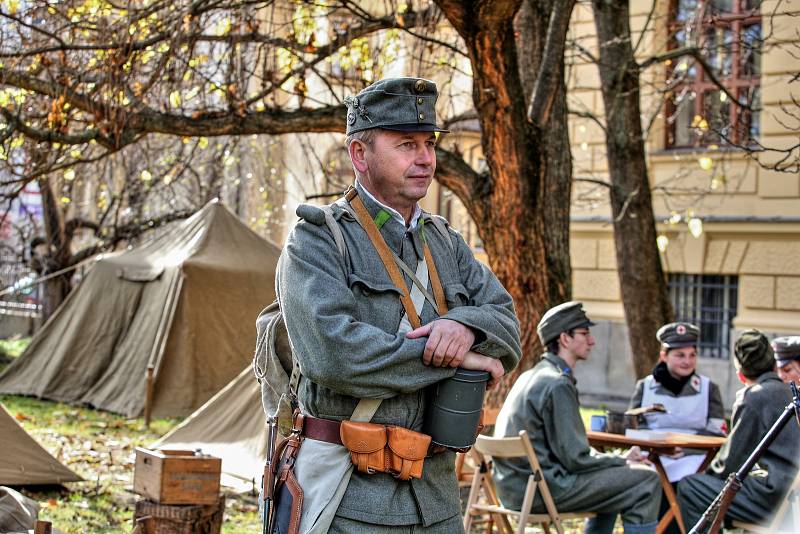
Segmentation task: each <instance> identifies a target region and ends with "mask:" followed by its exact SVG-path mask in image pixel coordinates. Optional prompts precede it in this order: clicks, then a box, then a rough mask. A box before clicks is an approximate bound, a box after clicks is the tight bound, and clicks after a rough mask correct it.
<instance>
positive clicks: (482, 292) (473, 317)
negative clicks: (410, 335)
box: [443, 230, 522, 372]
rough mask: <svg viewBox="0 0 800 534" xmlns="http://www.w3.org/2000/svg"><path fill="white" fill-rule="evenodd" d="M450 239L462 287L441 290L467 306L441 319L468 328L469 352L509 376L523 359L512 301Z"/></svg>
mask: <svg viewBox="0 0 800 534" xmlns="http://www.w3.org/2000/svg"><path fill="white" fill-rule="evenodd" d="M450 235H451V239H452V240H453V241H454V244H455V252H456V259H457V261H458V269H459V275H460V278H461V280H462V282H463V283H462V284H460V285H459V284H452V285H451V286H450V287H448V286H445V288H444V290H445V294H446V295H447V297H448V301H449V302H451V301H452V300H455V299H466V305H463V306H456V307H453V308H451V309H450V310H449V311H448V312H447V313H446V314H445V315H444V316H443V317H444V318H445V319H452V320H454V321H458V322H459V323H461V324H463V325H465V326H468V327H469V328H471V329H472V331H473V332H474V333H475V343H474V345H473V346H472V348H471V350H472V351H474V352H477V353H479V354H483V355H485V356H489V357H492V358H497V359H499V360H500V361H501V363H502V364H503V368H504V369H505V371H506V372H508V371H510V370H511V369H513V368H514V367H516V365H517V363H519V360H520V358H521V357H522V347H521V345H520V329H519V320H518V319H517V315H516V312H515V310H514V301H513V300H512V299H511V295H509V293H508V291H506V290H505V288H504V287H503V286H502V284H500V281H499V280H498V279H497V277H496V276H495V275H494V273H492V271H491V270H489V268H488V267H486V266H485V265H484V264H483V263H481V262H479V261H478V260H476V259H475V257H474V256H473V255H472V251H471V250H470V248H469V246H468V245H467V244H466V243H465V242H464V239H463V238H462V237H461V236H460V235H459V234H458V233H456V232H454V231H452V230H451V231H450ZM459 294H461V295H460V296H459Z"/></svg>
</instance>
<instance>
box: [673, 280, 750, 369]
mask: <svg viewBox="0 0 800 534" xmlns="http://www.w3.org/2000/svg"><path fill="white" fill-rule="evenodd" d="M738 293H739V277H738V276H729V275H705V274H670V275H669V294H670V297H671V299H672V306H673V308H674V310H675V320H676V321H688V322H690V323H693V324H696V325H697V326H699V327H700V343H699V345H698V347H697V353H698V355H699V356H703V357H706V358H728V357H729V356H730V350H731V331H732V330H733V318H734V317H735V316H736V306H737V297H738Z"/></svg>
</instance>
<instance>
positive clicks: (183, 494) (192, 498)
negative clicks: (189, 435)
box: [133, 447, 222, 504]
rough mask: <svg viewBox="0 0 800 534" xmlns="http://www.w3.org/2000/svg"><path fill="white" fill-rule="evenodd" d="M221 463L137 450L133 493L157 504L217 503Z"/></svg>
mask: <svg viewBox="0 0 800 534" xmlns="http://www.w3.org/2000/svg"><path fill="white" fill-rule="evenodd" d="M221 468H222V460H220V459H219V458H215V457H213V456H196V455H195V454H194V452H193V451H179V450H160V451H151V450H148V449H144V448H142V447H136V468H135V470H134V472H133V491H134V492H135V493H138V494H139V495H142V496H144V497H147V498H148V499H150V500H151V501H153V502H156V503H159V504H216V502H217V500H218V499H219V476H220V471H221Z"/></svg>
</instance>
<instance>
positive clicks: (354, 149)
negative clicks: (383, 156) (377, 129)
mask: <svg viewBox="0 0 800 534" xmlns="http://www.w3.org/2000/svg"><path fill="white" fill-rule="evenodd" d="M367 150H369V148H368V147H367V145H366V144H365V143H364V142H363V141H361V140H360V139H353V141H352V142H351V143H350V146H349V147H347V152H348V153H349V154H350V161H352V162H353V167H355V168H356V170H357V171H358V172H360V173H365V172H367V169H369V164H368V163H367Z"/></svg>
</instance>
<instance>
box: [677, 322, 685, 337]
mask: <svg viewBox="0 0 800 534" xmlns="http://www.w3.org/2000/svg"><path fill="white" fill-rule="evenodd" d="M675 331H676V332H677V333H679V334H680V335H683V334H685V333H686V327H685V326H683V325H682V324H679V325H678V328H676V329H675Z"/></svg>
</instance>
